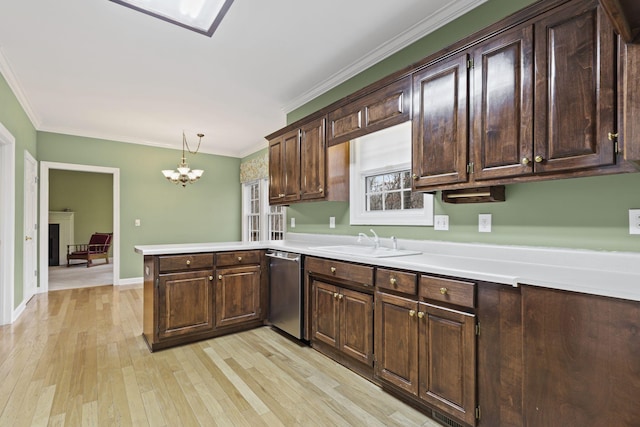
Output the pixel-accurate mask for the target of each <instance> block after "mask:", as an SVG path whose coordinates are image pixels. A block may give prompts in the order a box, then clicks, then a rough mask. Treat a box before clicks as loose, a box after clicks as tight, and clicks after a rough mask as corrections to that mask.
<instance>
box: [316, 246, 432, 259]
mask: <svg viewBox="0 0 640 427" xmlns="http://www.w3.org/2000/svg"><path fill="white" fill-rule="evenodd" d="M309 249H314V250H317V251H323V252H331V253H334V254H343V255H355V256H366V257H371V258H389V257H395V256H407V255H418V254H421V253H422V252H419V251H411V250H407V249H392V248H385V247H377V248H376V247H374V246H362V245H337V246H313V247H310V248H309Z"/></svg>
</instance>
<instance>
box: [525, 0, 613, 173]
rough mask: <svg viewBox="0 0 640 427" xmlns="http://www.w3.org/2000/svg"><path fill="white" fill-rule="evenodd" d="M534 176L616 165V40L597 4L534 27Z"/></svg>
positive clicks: (573, 7)
mask: <svg viewBox="0 0 640 427" xmlns="http://www.w3.org/2000/svg"><path fill="white" fill-rule="evenodd" d="M535 37H536V47H535V60H536V79H535V81H536V83H535V105H536V110H535V131H534V132H535V133H534V138H535V150H534V157H533V159H532V160H533V162H532V163H531V165H532V166H533V170H534V172H536V173H537V172H556V171H567V170H575V169H582V168H589V167H598V166H606V165H612V164H614V163H615V161H616V153H615V150H614V141H612V139H613V137H610V135H613V134H617V129H616V122H615V121H616V111H615V106H616V92H615V77H616V61H615V43H616V41H615V38H614V32H613V28H612V27H611V25H610V24H609V21H608V20H607V18H606V16H605V14H604V12H603V10H602V8H601V7H598V3H597V2H596V1H580V2H571V3H569V4H567V5H565V6H563V7H561V8H559V10H556V11H553V13H548V14H547V15H546V16H544V17H543V18H542V19H541V20H540V21H539V22H537V23H536V34H535Z"/></svg>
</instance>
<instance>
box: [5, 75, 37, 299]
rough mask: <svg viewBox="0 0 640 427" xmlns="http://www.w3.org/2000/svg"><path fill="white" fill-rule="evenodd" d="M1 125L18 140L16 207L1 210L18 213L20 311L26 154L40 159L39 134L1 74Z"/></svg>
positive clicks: (16, 266)
mask: <svg viewBox="0 0 640 427" xmlns="http://www.w3.org/2000/svg"><path fill="white" fill-rule="evenodd" d="M0 123H2V124H3V125H4V127H5V128H7V130H8V131H9V132H11V134H12V135H13V137H14V138H15V140H16V144H15V150H16V159H15V184H16V185H15V204H14V206H2V207H1V209H14V211H15V244H14V250H15V252H14V254H15V263H14V294H13V297H14V298H13V307H14V308H16V307H18V305H20V303H21V302H22V299H23V272H22V269H23V263H22V253H23V236H24V230H23V225H24V152H25V151H28V152H29V153H30V154H31V155H32V156H33V157H34V158H35V159H37V158H38V152H37V148H36V130H35V128H34V126H33V125H32V124H31V120H30V119H29V117H28V116H27V114H26V113H25V111H24V109H23V108H22V107H21V106H20V103H19V102H18V100H17V98H16V97H15V95H14V94H13V92H12V91H11V88H10V87H9V85H8V84H7V81H6V80H5V78H4V76H3V75H2V74H0Z"/></svg>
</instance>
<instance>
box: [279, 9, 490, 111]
mask: <svg viewBox="0 0 640 427" xmlns="http://www.w3.org/2000/svg"><path fill="white" fill-rule="evenodd" d="M486 1H487V0H457V1H454V2H452V3H451V4H449V5H447V6H445V7H443V8H441V9H439V10H438V11H436V12H435V13H433V14H432V15H430V16H428V17H426V18H425V19H423V20H422V21H420V22H418V23H417V24H415V25H414V26H412V27H409V28H407V30H405V31H404V32H402V33H400V34H398V35H397V36H396V37H394V38H392V39H390V40H388V41H386V42H385V43H383V44H381V45H380V46H378V47H376V48H375V49H373V50H372V51H370V52H369V53H368V54H366V55H364V56H363V57H361V58H360V59H358V60H357V61H355V62H353V63H351V64H350V65H348V66H347V67H345V68H343V69H342V70H340V71H338V72H337V73H335V74H333V75H332V76H330V77H329V78H327V79H326V80H324V81H322V82H320V83H319V84H317V85H316V86H314V87H312V88H311V89H309V90H308V91H306V92H304V93H302V94H301V95H300V96H297V97H296V98H294V99H292V100H291V101H290V102H288V103H287V104H285V105H284V106H283V107H282V110H283V111H284V113H285V114H289V113H290V112H292V111H293V110H295V109H296V108H300V107H302V106H303V105H304V104H306V103H308V102H310V101H312V100H314V99H315V98H317V97H319V96H320V95H322V94H324V93H326V92H327V91H329V90H331V89H333V88H335V87H336V86H338V85H340V84H341V83H344V82H345V81H347V80H349V79H350V78H352V77H354V76H356V75H358V74H359V73H361V72H363V71H365V70H366V69H368V68H370V67H372V66H373V65H375V64H377V63H378V62H380V61H382V60H384V59H386V58H388V57H389V56H391V55H393V54H394V53H396V52H399V51H400V50H402V49H404V48H405V47H407V46H409V45H410V44H412V43H414V42H416V41H418V40H420V39H421V38H423V37H425V36H426V35H428V34H430V33H432V32H434V31H435V30H437V29H438V28H441V27H443V26H444V25H446V24H448V23H449V22H451V21H453V20H454V19H456V18H458V17H460V16H462V15H464V14H465V13H467V12H469V11H470V10H472V9H474V8H476V7H478V6H480V5H481V4H483V3H485V2H486Z"/></svg>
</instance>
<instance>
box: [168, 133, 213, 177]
mask: <svg viewBox="0 0 640 427" xmlns="http://www.w3.org/2000/svg"><path fill="white" fill-rule="evenodd" d="M197 135H198V138H199V139H198V146H197V147H196V151H191V149H190V148H189V143H187V137H186V136H185V135H184V131H183V132H182V160H181V161H180V163H179V164H178V168H177V169H178V170H177V171H175V170H173V169H165V170H163V171H162V174H163V175H164V177H165V178H167V179H168V180H169V181H171V182H173V183H174V184H182V186H183V187H186V186H187V183H194V182H196V181H197V180H199V179H200V177H201V176H202V174H203V173H204V171H203V170H202V169H193V170H191V168H189V164H188V163H187V159H186V157H185V155H184V148H185V147H187V151H188V152H189V153H191V154H198V150H200V143H201V142H202V137H203V136H204V134H202V133H199V134H197Z"/></svg>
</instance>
